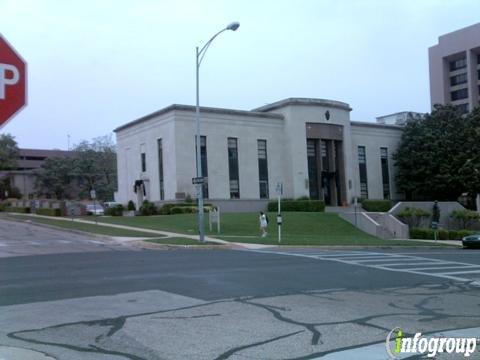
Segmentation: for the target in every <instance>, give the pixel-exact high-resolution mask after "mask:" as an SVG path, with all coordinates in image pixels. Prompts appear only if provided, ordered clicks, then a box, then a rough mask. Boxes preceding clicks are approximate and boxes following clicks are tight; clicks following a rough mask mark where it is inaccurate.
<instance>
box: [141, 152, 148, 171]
mask: <svg viewBox="0 0 480 360" xmlns="http://www.w3.org/2000/svg"><path fill="white" fill-rule="evenodd" d="M141 159H142V172H145V171H147V157H146V155H145V153H142V154H141Z"/></svg>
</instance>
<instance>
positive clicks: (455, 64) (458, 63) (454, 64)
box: [450, 58, 467, 71]
mask: <svg viewBox="0 0 480 360" xmlns="http://www.w3.org/2000/svg"><path fill="white" fill-rule="evenodd" d="M466 67H467V59H466V58H462V59H458V60H454V61H450V71H455V70H458V69H463V68H466Z"/></svg>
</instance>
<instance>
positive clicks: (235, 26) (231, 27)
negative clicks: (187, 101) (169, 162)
mask: <svg viewBox="0 0 480 360" xmlns="http://www.w3.org/2000/svg"><path fill="white" fill-rule="evenodd" d="M239 26H240V23H238V22H233V23H231V24H229V25H228V26H227V27H226V28H225V29H222V30H220V31H219V32H218V33H216V34H215V35H214V36H212V38H211V39H210V40H208V41H207V43H206V44H205V45H204V46H203V47H202V49H201V50H198V46H197V47H196V49H195V50H196V57H195V58H196V108H195V121H196V125H197V129H196V135H195V140H196V141H195V142H196V154H197V179H200V178H202V177H203V172H202V159H201V144H200V76H199V73H200V64H201V63H202V60H203V57H204V56H205V53H206V51H207V49H208V47H209V46H210V44H211V43H212V41H213V40H214V39H215V38H216V37H217V36H218V35H220V34H221V33H222V32H224V31H226V30H232V31H235V30H237V29H238V27H239ZM197 182H198V181H197ZM196 188H197V199H198V234H199V236H200V241H201V242H204V241H205V226H204V223H203V181H202V182H201V183H197V184H196Z"/></svg>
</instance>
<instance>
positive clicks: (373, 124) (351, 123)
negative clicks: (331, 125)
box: [350, 121, 404, 131]
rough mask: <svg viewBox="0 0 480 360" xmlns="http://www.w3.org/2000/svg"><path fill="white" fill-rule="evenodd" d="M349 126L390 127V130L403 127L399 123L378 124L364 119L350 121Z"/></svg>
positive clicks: (401, 129)
mask: <svg viewBox="0 0 480 360" xmlns="http://www.w3.org/2000/svg"><path fill="white" fill-rule="evenodd" d="M350 125H351V126H358V127H370V128H377V129H379V128H380V129H382V128H383V129H390V130H400V131H403V129H404V127H403V126H400V125H389V124H379V123H374V122H366V121H350Z"/></svg>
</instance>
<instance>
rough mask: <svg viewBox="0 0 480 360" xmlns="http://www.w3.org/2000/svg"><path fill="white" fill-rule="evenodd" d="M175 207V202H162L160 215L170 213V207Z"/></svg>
mask: <svg viewBox="0 0 480 360" xmlns="http://www.w3.org/2000/svg"><path fill="white" fill-rule="evenodd" d="M174 207H177V206H176V204H163V205H162V207H161V208H160V210H159V214H160V215H170V214H171V211H172V208H174Z"/></svg>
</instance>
